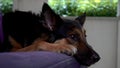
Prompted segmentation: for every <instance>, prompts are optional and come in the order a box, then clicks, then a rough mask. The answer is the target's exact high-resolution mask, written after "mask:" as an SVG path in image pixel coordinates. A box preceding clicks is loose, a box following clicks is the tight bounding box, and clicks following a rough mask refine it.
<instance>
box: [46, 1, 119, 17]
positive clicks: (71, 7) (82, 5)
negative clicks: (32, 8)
mask: <svg viewBox="0 0 120 68" xmlns="http://www.w3.org/2000/svg"><path fill="white" fill-rule="evenodd" d="M117 2H118V0H48V3H49V5H50V6H51V7H52V9H53V10H55V12H56V13H58V14H59V15H61V16H79V15H81V14H82V13H84V12H86V13H87V16H108V17H114V16H116V14H117Z"/></svg>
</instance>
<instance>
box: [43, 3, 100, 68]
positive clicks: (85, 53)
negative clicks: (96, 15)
mask: <svg viewBox="0 0 120 68" xmlns="http://www.w3.org/2000/svg"><path fill="white" fill-rule="evenodd" d="M41 16H42V18H43V21H44V24H45V27H47V28H49V29H50V30H51V31H52V32H53V33H54V35H55V36H56V39H59V38H67V39H68V40H69V43H70V44H72V45H73V46H74V47H76V48H77V53H76V54H75V55H74V57H75V58H76V59H77V60H78V61H79V62H80V63H81V64H83V65H87V66H90V65H92V64H94V63H96V62H97V61H99V60H100V57H99V55H98V54H97V53H96V52H95V51H94V50H93V49H92V47H91V46H90V45H89V44H88V43H87V41H86V33H85V30H84V28H83V25H84V22H85V18H86V14H85V13H84V14H83V15H81V16H79V17H77V18H76V19H75V20H68V19H62V18H60V16H59V15H57V14H55V12H54V11H53V10H52V9H51V8H50V7H49V6H48V5H47V4H44V5H43V9H42V13H41Z"/></svg>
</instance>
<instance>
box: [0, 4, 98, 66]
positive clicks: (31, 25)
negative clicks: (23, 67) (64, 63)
mask: <svg viewBox="0 0 120 68" xmlns="http://www.w3.org/2000/svg"><path fill="white" fill-rule="evenodd" d="M85 18H86V14H85V13H84V14H83V15H81V16H79V17H77V18H76V19H75V20H68V19H62V18H61V17H60V16H59V15H57V14H56V13H55V12H54V11H53V10H52V9H51V8H50V7H49V6H48V5H47V4H46V3H44V5H43V8H42V12H41V14H34V13H31V12H23V11H14V12H9V13H6V14H5V15H4V16H3V31H4V43H3V45H2V46H1V47H0V50H1V52H5V51H37V50H39V51H40V50H47V51H54V52H60V53H65V54H68V55H73V57H75V58H76V60H78V62H79V63H80V64H82V65H86V66H90V65H92V64H94V63H96V62H98V61H99V60H100V56H99V55H98V54H97V53H96V52H95V51H94V50H93V49H92V47H91V46H90V45H89V44H88V43H87V41H86V32H85V29H84V28H83V25H84V22H85Z"/></svg>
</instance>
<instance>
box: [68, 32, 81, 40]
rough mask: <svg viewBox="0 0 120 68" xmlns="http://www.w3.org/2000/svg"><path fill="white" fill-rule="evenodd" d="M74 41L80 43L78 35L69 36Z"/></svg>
mask: <svg viewBox="0 0 120 68" xmlns="http://www.w3.org/2000/svg"><path fill="white" fill-rule="evenodd" d="M69 37H70V38H71V39H72V40H74V41H78V40H79V37H78V36H77V35H76V34H72V35H70V36H69Z"/></svg>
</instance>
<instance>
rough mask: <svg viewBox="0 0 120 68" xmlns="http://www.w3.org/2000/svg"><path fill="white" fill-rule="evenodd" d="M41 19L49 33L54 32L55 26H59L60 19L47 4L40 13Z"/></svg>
mask: <svg viewBox="0 0 120 68" xmlns="http://www.w3.org/2000/svg"><path fill="white" fill-rule="evenodd" d="M41 16H42V19H43V20H44V26H45V27H47V28H48V29H50V30H51V31H53V30H55V29H56V27H57V25H59V24H60V22H61V21H62V19H61V18H60V16H59V15H57V14H56V13H55V12H54V11H53V10H52V9H51V8H50V7H49V5H48V4H46V3H44V5H43V7H42V12H41Z"/></svg>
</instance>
